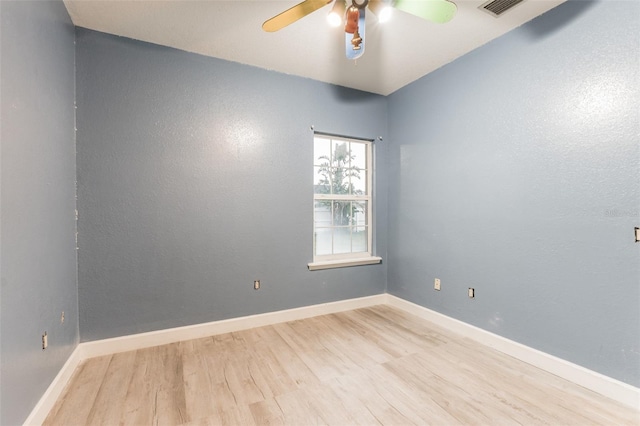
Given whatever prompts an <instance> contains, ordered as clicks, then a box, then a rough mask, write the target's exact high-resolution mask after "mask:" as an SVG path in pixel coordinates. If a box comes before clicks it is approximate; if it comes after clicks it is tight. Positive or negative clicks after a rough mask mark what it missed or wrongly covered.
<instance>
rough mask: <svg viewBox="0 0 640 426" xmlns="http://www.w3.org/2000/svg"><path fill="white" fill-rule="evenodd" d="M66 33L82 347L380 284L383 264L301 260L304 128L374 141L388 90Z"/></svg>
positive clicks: (308, 140)
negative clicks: (72, 69) (74, 107)
mask: <svg viewBox="0 0 640 426" xmlns="http://www.w3.org/2000/svg"><path fill="white" fill-rule="evenodd" d="M76 42H77V48H76V61H77V81H76V84H77V103H78V112H77V122H78V133H77V143H78V159H77V163H78V168H77V174H78V206H79V211H80V217H79V222H78V232H79V252H78V262H79V298H80V334H81V340H83V341H87V340H95V339H101V338H106V337H112V336H120V335H125V334H131V333H137V332H144V331H150V330H156V329H163V328H168V327H176V326H182V325H187V324H194V323H201V322H206V321H214V320H220V319H225V318H232V317H239V316H243V315H250V314H256V313H263V312H269V311H276V310H281V309H287V308H294V307H299V306H305V305H311V304H317V303H323V302H331V301H336V300H342V299H348V298H354V297H360V296H367V295H373V294H380V293H383V292H384V291H385V285H386V264H381V265H375V266H361V267H353V268H342V269H335V270H325V271H314V272H309V271H308V270H307V263H308V262H310V261H311V260H312V207H313V206H312V203H313V198H312V197H313V182H312V175H313V174H312V170H311V169H310V164H311V163H310V161H311V158H312V156H313V132H312V131H311V130H310V126H311V125H314V126H315V129H316V130H318V131H324V132H332V133H338V134H344V135H348V136H359V137H365V138H376V137H378V136H382V137H383V138H385V139H386V134H387V124H386V118H387V109H386V108H387V101H386V98H384V97H382V96H378V95H373V94H368V93H364V92H359V91H355V90H350V89H345V88H340V87H338V86H332V85H329V84H325V83H319V82H315V81H312V80H307V79H302V78H297V77H292V76H287V75H284V74H278V73H274V72H270V71H265V70H261V69H257V68H253V67H249V66H245V65H239V64H236V63H231V62H228V61H223V60H218V59H213V58H207V57H203V56H198V55H195V54H191V53H186V52H182V51H178V50H175V49H170V48H165V47H159V46H156V45H152V44H148V43H142V42H136V41H133V40H130V39H125V38H119V37H115V36H110V35H106V34H102V33H98V32H94V31H90V30H85V29H78V30H77V32H76ZM354 117H357V118H358V119H357V120H356V119H354ZM385 150H386V146H385V143H377V144H376V146H375V154H376V164H375V167H376V173H377V180H376V195H377V202H376V204H375V213H376V219H375V220H376V225H377V226H378V232H377V234H376V236H377V239H376V250H375V252H376V254H378V255H381V256H383V257H385V256H386V222H387V217H386V205H387V200H386V192H387V191H386V181H387V173H386V168H385V160H386V153H385ZM255 279H260V280H261V282H262V289H261V290H259V291H255V290H253V280H255Z"/></svg>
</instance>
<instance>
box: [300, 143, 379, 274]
mask: <svg viewBox="0 0 640 426" xmlns="http://www.w3.org/2000/svg"><path fill="white" fill-rule="evenodd" d="M316 138H324V139H329V140H332V141H345V142H349V143H361V144H363V145H364V146H365V147H366V157H367V159H366V165H365V167H366V172H367V176H366V188H367V190H366V194H364V195H340V194H316V193H315V184H314V190H313V206H314V208H313V212H314V213H313V215H314V217H313V226H312V228H313V231H312V232H313V240H312V241H313V247H312V251H313V262H311V263H309V264H308V265H307V266H308V267H309V270H311V271H313V270H319V269H330V268H341V267H347V266H359V265H371V264H376V263H380V262H381V261H382V258H380V257H377V256H374V255H373V232H374V226H373V204H374V199H373V173H374V170H373V141H372V140H370V139H359V138H352V137H344V136H336V135H331V134H326V133H319V132H314V135H313V143H314V148H315V141H316ZM315 160H316V159H315V158H314V159H313V161H312V163H311V166H312V168H314V167H315V165H316V162H315ZM314 170H315V169H314ZM320 200H338V201H340V200H343V201H355V202H366V204H367V218H366V228H367V251H366V252H356V253H353V252H352V253H340V254H328V255H316V253H315V247H316V227H315V224H316V218H315V212H316V209H315V204H316V202H317V201H320Z"/></svg>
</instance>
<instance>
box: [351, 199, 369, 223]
mask: <svg viewBox="0 0 640 426" xmlns="http://www.w3.org/2000/svg"><path fill="white" fill-rule="evenodd" d="M367 217H368V215H367V203H366V202H354V203H353V221H352V223H351V225H358V226H365V225H368V224H367Z"/></svg>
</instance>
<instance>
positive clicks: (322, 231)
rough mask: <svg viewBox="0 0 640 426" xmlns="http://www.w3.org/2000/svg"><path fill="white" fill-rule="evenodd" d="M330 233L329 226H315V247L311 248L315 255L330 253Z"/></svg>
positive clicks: (331, 243)
mask: <svg viewBox="0 0 640 426" xmlns="http://www.w3.org/2000/svg"><path fill="white" fill-rule="evenodd" d="M332 233H333V232H332V230H331V228H316V232H315V233H314V243H315V247H314V248H313V250H314V252H315V255H316V256H323V255H327V254H331V247H332V245H333V242H332Z"/></svg>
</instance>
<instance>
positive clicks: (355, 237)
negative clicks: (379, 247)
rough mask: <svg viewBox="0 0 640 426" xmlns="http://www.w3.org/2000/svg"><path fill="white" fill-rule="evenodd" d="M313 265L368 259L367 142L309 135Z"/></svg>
mask: <svg viewBox="0 0 640 426" xmlns="http://www.w3.org/2000/svg"><path fill="white" fill-rule="evenodd" d="M313 169H314V170H313V173H314V220H313V258H314V262H322V261H334V260H339V259H352V258H365V257H370V256H371V242H372V226H371V224H372V209H371V205H372V198H371V183H372V142H371V141H367V140H359V139H351V138H343V137H336V136H327V135H321V134H316V135H314V162H313Z"/></svg>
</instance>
